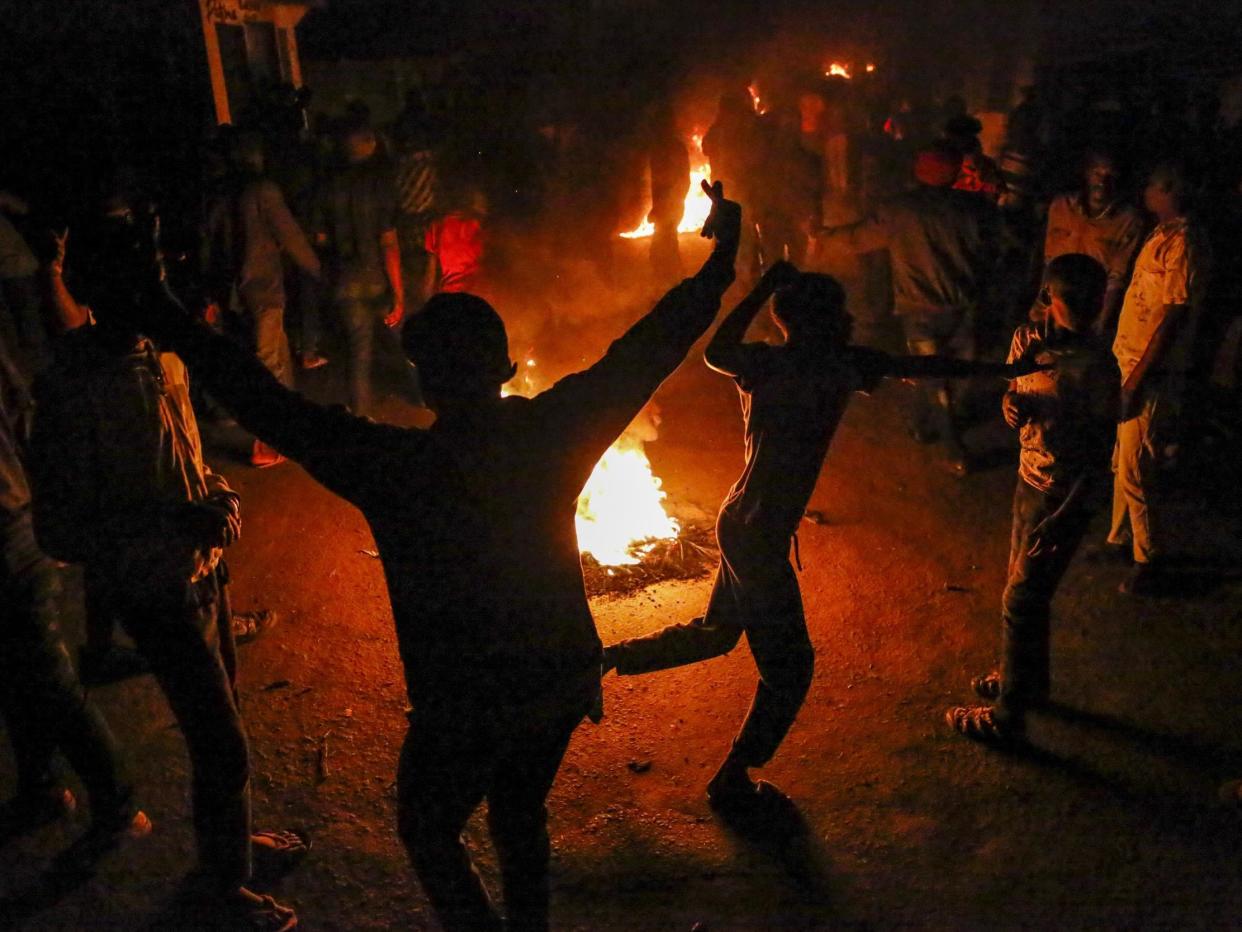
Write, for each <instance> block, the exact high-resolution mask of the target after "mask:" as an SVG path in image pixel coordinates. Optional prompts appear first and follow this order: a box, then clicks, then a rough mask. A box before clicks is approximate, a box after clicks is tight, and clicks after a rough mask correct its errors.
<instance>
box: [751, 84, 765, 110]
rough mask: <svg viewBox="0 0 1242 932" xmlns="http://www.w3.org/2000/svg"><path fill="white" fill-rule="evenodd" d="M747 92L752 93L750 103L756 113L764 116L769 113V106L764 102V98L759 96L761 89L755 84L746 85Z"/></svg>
mask: <svg viewBox="0 0 1242 932" xmlns="http://www.w3.org/2000/svg"><path fill="white" fill-rule="evenodd" d="M746 90H747V91H749V92H750V102H751V104H752V105H753V106H754V108H755V113H757V114H759V116H763V115H764V114H765V113H767V112H768V107H767V105H766V104H765V103H764V102H763V98H762V97H761V96H759V88H758V87H756V86H755V85H754V84H748V85H746Z"/></svg>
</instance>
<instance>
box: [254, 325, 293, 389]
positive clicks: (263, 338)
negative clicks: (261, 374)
mask: <svg viewBox="0 0 1242 932" xmlns="http://www.w3.org/2000/svg"><path fill="white" fill-rule="evenodd" d="M250 313H251V316H252V317H253V318H254V352H255V355H256V356H258V357H259V362H261V363H263V367H264V368H265V369H267V371H268V372H270V373H271V374H272V375H274V376H275V377H276V380H277V381H278V382H280V384H281V385H283V386H285V387H286V388H293V364H292V360H291V358H290V353H289V337H288V335H287V334H286V333H285V309H284V307H283V306H282V305H279V304H276V305H268V306H266V307H256V308H252V309H251V310H250Z"/></svg>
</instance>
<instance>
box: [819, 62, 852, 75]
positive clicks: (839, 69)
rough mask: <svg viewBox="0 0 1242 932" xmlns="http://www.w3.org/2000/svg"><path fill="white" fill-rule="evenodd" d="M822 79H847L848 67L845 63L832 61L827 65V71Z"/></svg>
mask: <svg viewBox="0 0 1242 932" xmlns="http://www.w3.org/2000/svg"><path fill="white" fill-rule="evenodd" d="M824 77H826V78H849V77H850V66H849V65H848V64H846V63H845V62H839V61H834V62H832V63H831V64H829V65H828V68H827V70H826V71H824Z"/></svg>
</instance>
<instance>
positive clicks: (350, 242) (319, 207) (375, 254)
mask: <svg viewBox="0 0 1242 932" xmlns="http://www.w3.org/2000/svg"><path fill="white" fill-rule="evenodd" d="M396 224H397V191H396V184H395V181H394V179H393V177H392V174H391V173H390V172H389V171H388V169H387V168H386V167H385V166H383V165H382V164H379V163H378V162H376V160H374V159H372V160H370V161H368V162H363V163H362V164H360V165H349V166H346V167H345V168H342V169H341V170H340V171H338V172H336V173H335V174H334V175H332V176H331V177H330V178H328V180H327V181H326V182H325V183H324V185H323V187H322V188H321V189H320V190H319V192H318V194H317V196H316V198H315V209H314V212H313V215H312V224H311V225H312V229H313V230H314V232H315V235H316V236H317V237H318V236H324V237H326V239H327V241H326V244H325V246H324V254H325V259H326V262H325V264H326V266H327V272H328V274H329V275H330V277H331V280H332V281H333V283H334V284H335V285H336V287H337V288H338V290H339V289H341V288H342V287H348V286H351V285H359V284H361V285H375V284H378V285H384V284H385V283H386V282H387V281H388V279H387V276H386V275H385V273H384V255H383V251H382V250H381V248H380V237H381V236H383V234H384V233H386V232H387V231H389V230H393V229H395V228H396Z"/></svg>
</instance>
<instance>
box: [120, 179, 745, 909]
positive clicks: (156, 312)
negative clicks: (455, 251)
mask: <svg viewBox="0 0 1242 932" xmlns="http://www.w3.org/2000/svg"><path fill="white" fill-rule="evenodd" d="M711 194H712V196H713V199H714V200H715V208H714V210H713V213H712V214H711V215H710V216H709V218H708V222H707V225H706V226H705V227H704V233H705V235H711V236H714V237H715V240H716V245H715V249H714V250H713V252H712V254H711V256H710V257H709V258H708V259H707V261H706V262H705V264H704V265H703V267H702V268H701V269H700V270H699V272H698V273H697V274H696V275H694V276H693V277H692V278H689V279H687V280H685V281H683V282H682V283H681V284H679V285H677V286H676V287H675V288H673V289H672V290H671V291H669V292H668V294H666V295H665V296H664V297H663V298H662V299H661V300H660V301H659V303H658V304H657V305H656V306H655V308H654V309H653V310H652V311H651V312H650V313H648V314H647V315H646V316H645V317H643V318H642V319H641V320H639V321H638V322H637V323H635V324H634V325H633V326H632V327H630V329H629V330H628V331H627V332H626V333H625V334H624V335H623V336H622V337H621V338H620V339H618V340H617V341H616V342H614V343H613V344H612V346H611V347H609V349H608V351H607V353H605V354H604V356H603V357H602V358H601V359H600V360H598V361H597V362H596V363H595V364H594V365H592V366H591V367H590V368H588V369H586V370H584V371H582V372H578V373H576V374H573V375H569V376H566V377H565V378H563V379H561V380H560V381H558V382H557V383H556V384H555V385H553V386H552V387H551V388H550V389H548V390H547V391H545V392H543V393H542V394H540V395H537V396H535V397H534V398H523V397H519V396H509V397H502V395H501V386H502V385H504V384H505V383H506V382H508V381H509V380H510V379H511V378H513V375H514V373H515V371H516V367H515V366H514V364H513V362H512V361H511V360H510V356H509V347H508V337H507V334H506V332H505V325H504V322H503V321H502V320H501V318H500V315H499V314H497V313H496V311H495V310H494V309H493V308H492V307H491V305H489V304H488V303H487V302H486V301H484V300H483V299H482V298H479V297H477V296H476V295H471V294H468V293H442V294H439V295H436V296H435V297H433V298H432V299H431V300H430V301H428V302H427V305H426V306H425V308H424V309H423V311H422V312H421V313H420V314H418V315H417V316H415V317H413V318H411V319H410V321H409V322H408V323H407V324H406V325H405V327H404V329H403V333H402V336H403V340H402V343H403V346H404V348H405V351H406V353H407V355H408V356H409V357H410V359H411V360H412V361H413V362H414V363H415V365H417V366H418V369H419V373H420V376H421V382H422V388H423V393H424V397H425V398H426V401H427V404H428V406H429V407H430V408H431V409H432V410H433V411H434V412H435V415H436V420H435V423H434V424H433V425H432V426H431V427H430V428H428V429H417V428H402V427H397V426H394V425H387V424H378V423H376V422H374V421H372V420H370V419H367V418H363V417H358V416H356V415H354V414H351V413H350V412H349V411H348V410H346V409H344V408H342V407H328V406H324V405H319V404H315V403H314V402H311V401H309V400H307V399H306V398H303V397H302V396H301V395H299V394H297V393H296V392H293V391H290V390H289V389H288V388H286V387H284V386H283V385H281V384H280V383H279V382H278V381H277V380H276V379H275V378H274V377H273V376H272V375H271V373H270V372H268V371H267V370H266V369H265V368H264V367H263V366H262V365H261V364H260V363H259V362H258V361H257V360H256V359H255V358H254V356H253V355H251V354H250V353H248V352H246V351H245V350H244V349H242V348H240V347H238V346H237V345H236V344H234V343H232V342H231V341H229V340H228V339H226V338H224V337H221V336H219V335H217V334H215V333H213V332H212V331H211V330H210V329H208V328H207V327H205V326H204V325H202V324H200V323H198V322H196V321H194V320H193V319H192V318H191V317H190V316H189V315H188V314H186V313H185V312H184V311H183V310H182V309H180V308H179V307H177V306H176V305H175V303H174V301H173V300H172V299H171V298H170V297H169V296H168V294H167V292H166V290H164V289H163V288H161V287H160V286H159V283H158V282H156V281H154V280H152V282H151V283H150V286H149V287H148V290H147V294H146V295H145V297H144V300H141V301H135V302H131V303H130V304H129V305H127V306H126V307H124V308H119V309H117V313H118V314H126V315H129V316H130V317H133V318H135V319H134V320H133V321H132V323H131V324H130V326H132V327H136V328H138V329H141V330H144V331H146V332H149V333H154V334H156V335H157V336H158V337H159V338H160V340H161V341H162V342H163V344H165V345H167V346H169V347H170V348H173V349H175V350H176V352H177V353H178V355H179V356H180V357H181V358H183V359H184V360H185V361H186V363H187V364H188V365H189V367H190V369H191V370H192V371H193V372H194V374H195V376H196V377H197V378H199V379H200V380H201V381H202V382H203V383H204V384H205V385H206V387H207V389H208V391H210V392H211V394H212V396H213V397H215V398H216V399H218V400H219V401H220V403H221V404H223V405H225V407H227V408H229V409H230V410H231V411H232V412H233V413H234V414H235V415H236V417H237V419H238V421H239V422H240V423H241V424H242V426H243V427H245V428H246V429H248V430H250V431H251V432H252V433H254V434H255V435H256V436H257V437H259V438H260V439H262V440H263V441H264V442H265V443H270V444H271V445H272V446H273V447H275V448H276V449H277V450H279V451H280V452H281V453H282V454H284V455H285V456H287V457H288V458H289V459H291V460H294V461H296V462H298V463H300V464H302V465H303V466H304V467H305V468H306V470H307V471H308V472H309V473H310V474H311V475H312V476H314V477H315V478H316V479H317V480H318V481H320V482H321V483H323V484H324V485H325V486H326V487H327V488H329V489H330V490H332V491H333V492H336V493H337V494H338V495H340V496H341V497H343V498H345V499H346V500H348V501H349V502H351V503H353V504H354V505H356V506H357V507H358V508H359V509H360V510H361V511H362V513H363V515H364V516H365V517H366V519H367V521H368V523H369V524H370V527H371V532H372V534H373V535H374V537H375V542H376V548H377V550H378V551H379V555H380V560H381V562H382V563H383V567H384V574H385V578H386V579H387V582H388V592H389V597H390V598H391V600H392V610H393V617H394V621H395V623H396V629H397V646H398V650H399V652H400V655H401V659H402V662H403V664H404V667H405V676H406V687H407V692H408V696H409V700H410V705H411V711H410V713H409V731H408V732H407V734H406V738H405V744H404V746H403V748H402V751H401V759H400V764H399V769H398V773H397V819H398V831H399V833H400V836H401V839H402V841H403V842H404V844H405V846H406V849H407V850H408V852H409V855H410V859H411V861H412V863H413V866H414V870H415V871H416V873H417V874H418V877H419V879H420V881H421V882H422V885H423V888H424V890H425V891H426V893H427V896H428V899H429V900H430V901H431V905H432V907H433V909H434V910H435V912H436V915H437V917H438V919H439V920H440V924H441V925H442V926H443V927H444V928H445V929H448V930H457V929H470V930H477V929H485V930H490V929H497V930H498V929H501V928H520V929H530V930H540V929H546V928H547V927H548V898H549V889H548V868H549V859H550V841H549V838H548V831H547V809H546V805H545V802H546V799H547V795H548V792H549V790H550V789H551V786H552V781H553V779H554V778H555V776H556V772H557V769H558V768H559V766H560V762H561V758H562V757H563V756H564V753H565V749H566V747H567V746H568V744H569V739H570V736H571V735H572V734H573V731H574V729H575V728H576V727H577V725H578V723H579V722H580V721H581V720H582V719H583V717H584V716H586V715H587V713H588V712H589V711H590V710H591V709H593V708H594V707H595V706H596V705H597V700H598V697H599V692H600V672H601V668H600V664H601V658H602V647H601V644H600V640H599V635H598V634H597V633H596V630H595V624H594V620H593V619H592V617H591V611H590V607H589V606H588V604H587V599H586V591H585V586H584V584H583V578H582V565H581V558H580V556H579V553H578V541H577V532H576V529H575V525H574V518H575V514H576V511H577V506H576V499H577V497H578V494H579V493H580V492H581V490H582V487H583V485H585V483H586V480H587V479H588V477H589V476H590V474H591V471H592V469H594V467H595V464H596V462H597V461H598V460H599V458H600V456H602V455H603V454H604V452H605V451H606V450H607V449H608V448H609V446H611V445H612V443H613V442H614V441H615V440H616V439H617V437H618V436H620V434H621V432H622V431H623V430H625V428H626V426H627V425H628V424H629V423H630V422H631V421H632V420H633V419H634V417H635V416H636V415H637V414H638V412H639V411H640V410H641V409H642V408H643V406H644V405H645V404H646V403H647V402H648V400H650V398H651V396H652V394H653V393H654V392H655V390H656V389H657V388H658V387H659V386H660V383H661V382H663V381H664V379H665V378H667V377H668V376H669V375H670V374H671V373H672V372H673V370H674V369H676V368H677V367H678V365H680V364H681V362H682V360H683V359H684V358H685V356H686V354H687V353H688V352H689V351H690V348H691V347H692V346H693V345H694V343H695V342H696V341H697V340H698V339H699V338H700V337H702V336H703V334H704V333H705V332H706V330H707V328H708V326H709V325H710V324H711V323H712V321H713V320H714V319H715V316H716V313H717V311H718V310H719V307H720V301H721V298H722V296H723V295H724V292H725V290H726V289H727V288H728V287H729V285H730V284H731V283H732V282H733V278H734V268H733V267H734V263H735V261H736V257H737V248H738V237H739V233H740V227H741V208H740V207H738V205H737V204H735V203H733V202H731V201H726V200H724V196H723V187H722V186H720V185H717V186H716V187H715V188H714V189H711ZM485 799H486V800H487V802H488V822H489V826H490V829H491V835H492V840H493V842H494V844H495V846H496V850H497V855H498V860H499V862H500V875H501V883H502V886H503V889H504V901H505V914H506V921H507V924H505V923H504V922H502V920H501V918H500V916H499V915H498V913H497V910H496V908H495V907H494V906H493V905H492V902H491V899H490V898H489V896H488V895H487V892H486V890H485V889H484V887H483V884H482V882H481V880H480V879H479V877H478V875H477V874H476V873H475V871H474V868H473V865H472V864H471V861H470V857H469V854H468V852H467V851H466V848H465V846H464V845H463V844H462V840H461V832H462V830H463V829H464V828H465V825H466V822H467V820H468V819H469V818H470V815H471V813H472V812H473V811H474V810H475V808H477V807H478V805H479V804H480V803H481V802H482V801H483V800H485Z"/></svg>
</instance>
